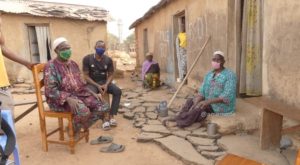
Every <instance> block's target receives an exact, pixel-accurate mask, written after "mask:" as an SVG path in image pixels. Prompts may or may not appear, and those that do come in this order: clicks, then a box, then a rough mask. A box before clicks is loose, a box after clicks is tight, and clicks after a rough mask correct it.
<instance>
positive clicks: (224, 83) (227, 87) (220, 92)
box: [199, 69, 236, 113]
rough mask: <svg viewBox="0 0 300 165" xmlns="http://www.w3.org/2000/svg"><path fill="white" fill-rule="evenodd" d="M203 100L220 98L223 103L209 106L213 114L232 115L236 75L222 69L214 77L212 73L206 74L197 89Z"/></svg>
mask: <svg viewBox="0 0 300 165" xmlns="http://www.w3.org/2000/svg"><path fill="white" fill-rule="evenodd" d="M199 93H200V95H201V96H203V97H204V98H205V100H208V99H213V98H222V99H223V103H215V104H211V106H212V108H213V110H214V112H215V113H233V112H234V111H235V101H236V75H235V73H233V72H232V71H230V70H229V69H224V70H223V71H221V72H220V73H219V74H217V75H216V76H215V77H214V71H210V72H208V74H207V75H206V76H205V77H204V81H203V84H202V86H201V87H200V89H199Z"/></svg>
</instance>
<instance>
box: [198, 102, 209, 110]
mask: <svg viewBox="0 0 300 165" xmlns="http://www.w3.org/2000/svg"><path fill="white" fill-rule="evenodd" d="M209 105H210V102H209V101H208V100H204V101H201V102H199V104H198V106H199V107H200V108H201V109H204V108H206V107H208V106H209Z"/></svg>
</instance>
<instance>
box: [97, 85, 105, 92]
mask: <svg viewBox="0 0 300 165" xmlns="http://www.w3.org/2000/svg"><path fill="white" fill-rule="evenodd" d="M97 88H98V91H99V93H101V94H104V92H103V89H102V85H98V86H97Z"/></svg>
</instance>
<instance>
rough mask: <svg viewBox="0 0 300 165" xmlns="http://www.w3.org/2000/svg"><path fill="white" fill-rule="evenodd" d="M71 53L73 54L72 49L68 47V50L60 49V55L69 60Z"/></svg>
mask: <svg viewBox="0 0 300 165" xmlns="http://www.w3.org/2000/svg"><path fill="white" fill-rule="evenodd" d="M71 54H72V51H71V49H68V50H64V51H60V52H59V57H60V58H62V59H64V60H68V59H69V58H70V57H71Z"/></svg>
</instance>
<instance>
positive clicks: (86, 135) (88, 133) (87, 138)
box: [84, 129, 90, 143]
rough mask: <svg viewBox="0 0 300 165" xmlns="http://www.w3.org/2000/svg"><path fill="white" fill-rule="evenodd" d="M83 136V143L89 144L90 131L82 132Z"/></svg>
mask: <svg viewBox="0 0 300 165" xmlns="http://www.w3.org/2000/svg"><path fill="white" fill-rule="evenodd" d="M84 134H85V142H86V143H88V142H89V135H90V130H89V129H86V130H85V131H84Z"/></svg>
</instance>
